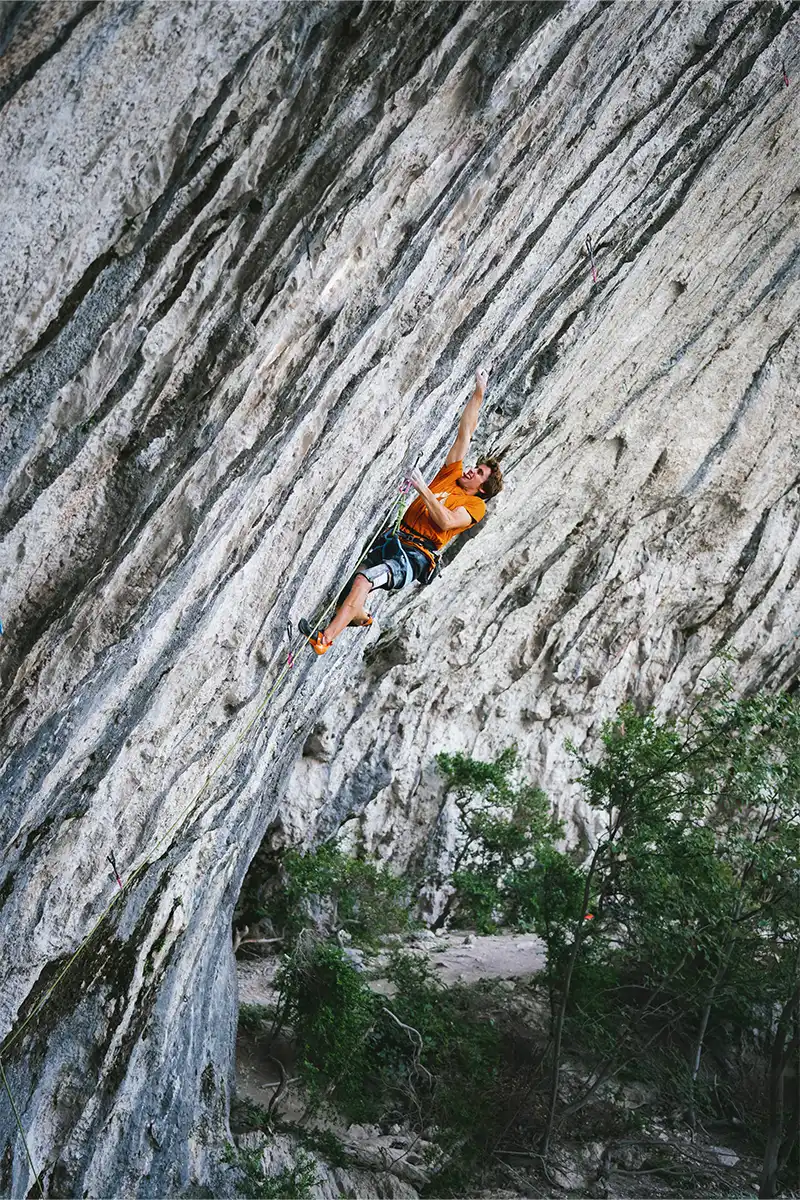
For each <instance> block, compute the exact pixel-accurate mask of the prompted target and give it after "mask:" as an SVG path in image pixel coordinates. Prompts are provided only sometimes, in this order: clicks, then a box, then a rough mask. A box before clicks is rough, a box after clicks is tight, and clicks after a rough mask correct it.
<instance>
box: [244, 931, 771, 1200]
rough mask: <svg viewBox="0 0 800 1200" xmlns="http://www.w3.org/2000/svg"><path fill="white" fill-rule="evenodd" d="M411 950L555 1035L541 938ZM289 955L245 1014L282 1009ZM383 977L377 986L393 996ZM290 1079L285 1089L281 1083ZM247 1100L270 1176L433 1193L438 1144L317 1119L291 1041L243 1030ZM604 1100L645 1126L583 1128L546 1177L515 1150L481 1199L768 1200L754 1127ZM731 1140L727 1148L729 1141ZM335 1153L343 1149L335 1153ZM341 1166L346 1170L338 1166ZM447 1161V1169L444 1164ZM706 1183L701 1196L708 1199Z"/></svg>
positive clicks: (374, 962) (570, 1066)
mask: <svg viewBox="0 0 800 1200" xmlns="http://www.w3.org/2000/svg"><path fill="white" fill-rule="evenodd" d="M399 943H402V944H403V945H404V947H405V948H406V949H409V950H411V951H413V952H415V953H419V954H424V955H425V956H426V957H427V958H428V960H429V962H430V964H431V966H432V967H433V969H434V970H435V971H436V973H437V976H438V977H439V978H440V979H441V981H442V983H444V984H445V985H448V986H449V985H453V984H459V983H460V984H467V985H469V984H477V983H479V982H480V981H484V980H493V981H495V984H496V986H497V987H498V988H502V990H503V991H506V992H507V993H508V1004H509V1006H511V1007H512V1008H513V1009H514V1010H515V1012H518V1013H519V1015H520V1016H521V1017H524V1018H525V1019H526V1020H527V1021H528V1022H531V1021H533V1022H536V1023H537V1024H538V1025H539V1027H540V1028H544V1020H545V1013H544V1011H543V1008H542V1001H541V999H540V998H539V997H537V996H535V995H534V993H533V990H532V988H531V986H530V983H531V979H532V978H533V976H535V975H536V973H537V972H538V971H539V970H540V969H541V967H542V966H543V961H544V959H543V949H542V944H541V942H539V940H538V939H536V938H533V937H531V936H529V935H518V934H499V935H496V936H493V937H483V936H479V935H476V934H473V933H466V932H464V931H461V932H458V933H454V932H447V933H443V934H433V933H430V932H422V933H420V934H416V935H414V936H412V937H409V938H404V939H399V938H398V939H397V943H396V944H399ZM391 948H392V947H391V946H387V947H386V949H385V950H383V951H381V952H379V953H377V954H375V955H364V954H363V952H361V951H356V950H351V954H352V955H353V956H354V962H355V963H356V965H361V966H363V968H364V970H365V971H369V972H370V973H371V972H372V971H374V970H376V969H377V970H378V971H379V969H380V966H381V965H382V963H384V962H385V961H386V959H387V958H388V952H389V950H390V949H391ZM279 964H280V956H279V955H270V956H269V957H266V958H258V959H250V960H245V961H240V962H239V963H238V969H237V974H238V980H239V998H240V1004H241V1005H257V1006H262V1007H265V1008H266V1009H270V1008H272V1007H273V1006H274V1004H275V1000H276V991H275V986H274V980H275V973H276V971H277V969H278V966H279ZM382 982H383V981H381V980H380V979H379V978H378V979H376V980H373V986H374V987H375V988H376V989H377V990H382V986H381V985H382ZM580 1074H581V1069H580V1064H579V1063H578V1062H577V1060H575V1061H574V1062H573V1061H570V1060H569V1059H567V1060H566V1061H565V1064H564V1071H563V1076H564V1079H563V1083H564V1090H565V1095H566V1094H568V1093H569V1091H570V1086H571V1082H570V1076H574V1081H573V1082H574V1083H577V1079H578V1077H579V1075H580ZM282 1082H283V1087H281V1083H282ZM278 1089H280V1097H279V1100H278V1103H277V1104H275V1105H274V1110H273V1116H274V1132H271V1133H266V1132H263V1131H260V1132H253V1131H252V1130H248V1104H251V1105H252V1104H254V1105H258V1106H260V1107H261V1109H262V1110H263V1109H264V1108H266V1107H267V1106H268V1105H269V1103H270V1100H271V1099H272V1098H273V1096H275V1093H276V1091H278ZM237 1096H238V1103H237V1104H235V1105H234V1112H233V1113H232V1128H233V1131H234V1135H235V1139H236V1144H237V1146H238V1147H239V1149H240V1150H244V1151H246V1152H249V1153H252V1152H257V1151H259V1150H261V1154H260V1156H258V1155H256V1157H257V1158H258V1161H259V1162H260V1166H261V1169H262V1170H263V1172H264V1173H265V1174H266V1175H267V1176H269V1177H273V1176H276V1175H278V1174H279V1173H280V1172H281V1171H286V1170H289V1169H290V1167H291V1166H292V1164H294V1163H296V1162H297V1160H298V1155H300V1158H301V1160H302V1159H303V1156H307V1159H308V1161H310V1162H311V1163H312V1164H313V1170H314V1172H315V1173H316V1183H314V1184H313V1187H312V1189H311V1195H312V1196H313V1197H314V1198H315V1200H316V1198H317V1197H319V1198H320V1200H328V1198H329V1197H331V1198H332V1197H334V1196H358V1197H364V1198H365V1200H371V1198H372V1197H375V1198H376V1200H382V1198H383V1197H390V1198H392V1200H394V1198H395V1197H398V1198H406V1197H408V1198H411V1197H415V1196H419V1195H429V1194H430V1186H431V1179H432V1176H433V1175H434V1173H435V1167H436V1163H437V1156H438V1155H439V1153H440V1152H439V1151H438V1150H437V1147H436V1145H435V1142H434V1140H433V1138H434V1135H435V1131H426V1133H428V1134H429V1136H427V1137H426V1136H420V1134H419V1133H418V1132H415V1131H414V1130H412V1129H411V1128H409V1127H408V1126H406V1125H399V1124H395V1125H392V1126H388V1127H386V1128H383V1127H382V1126H378V1125H354V1124H351V1125H346V1124H344V1123H343V1122H341V1121H340V1120H339V1121H337V1119H336V1117H335V1116H333V1115H331V1114H327V1115H324V1116H323V1115H319V1114H315V1115H313V1116H310V1115H309V1114H308V1113H307V1111H306V1109H307V1102H306V1098H305V1095H304V1091H303V1086H302V1081H301V1080H300V1079H299V1078H298V1074H297V1068H296V1063H295V1061H294V1055H293V1051H292V1047H291V1044H290V1042H288V1041H286V1040H278V1041H276V1042H274V1043H272V1044H270V1045H269V1047H268V1050H267V1048H265V1044H264V1037H263V1035H259V1034H258V1033H255V1032H253V1031H252V1030H248V1029H246V1028H240V1032H239V1036H238V1039H237ZM602 1099H603V1102H604V1103H606V1104H607V1105H608V1106H609V1109H612V1110H613V1111H614V1112H615V1113H616V1114H619V1113H624V1112H632V1111H641V1112H642V1119H641V1127H640V1129H639V1130H638V1131H637V1132H636V1133H635V1135H631V1136H627V1135H626V1136H624V1137H619V1136H608V1137H592V1136H591V1134H590V1133H588V1132H587V1133H585V1134H584V1137H583V1138H582V1137H581V1131H579V1130H578V1129H576V1130H575V1131H574V1136H573V1137H572V1138H566V1139H562V1140H561V1141H560V1142H559V1143H558V1145H557V1146H556V1147H555V1148H554V1150H553V1153H552V1155H551V1156H550V1158H549V1160H548V1164H547V1168H546V1169H544V1168H543V1164H542V1162H541V1160H539V1159H538V1158H537V1156H536V1155H532V1154H531V1153H530V1152H529V1151H528V1150H525V1151H523V1150H520V1152H519V1153H515V1152H513V1151H507V1152H506V1151H504V1152H502V1153H499V1154H498V1155H497V1156H496V1158H497V1162H496V1167H497V1175H498V1178H500V1179H503V1180H504V1181H505V1183H506V1185H507V1186H505V1187H503V1188H500V1189H497V1188H495V1189H493V1190H490V1191H482V1192H479V1193H478V1192H475V1193H473V1194H475V1195H480V1197H481V1200H501V1197H516V1196H533V1197H564V1196H570V1197H591V1198H593V1200H594V1198H597V1200H636V1198H642V1200H650V1198H651V1197H652V1198H653V1200H660V1198H667V1197H676V1198H677V1197H681V1198H683V1197H687V1198H688V1197H693V1196H698V1195H702V1196H704V1197H705V1196H708V1197H712V1196H728V1197H731V1196H736V1197H741V1198H743V1200H744V1198H749V1197H753V1200H755V1197H756V1196H757V1184H758V1172H759V1168H760V1162H759V1160H758V1159H757V1158H756V1157H755V1156H754V1155H753V1154H752V1152H751V1148H750V1147H749V1143H748V1140H747V1136H746V1132H747V1131H746V1130H744V1129H743V1128H742V1129H741V1130H737V1129H736V1127H735V1126H733V1125H731V1126H726V1127H725V1129H720V1130H717V1129H708V1130H706V1129H703V1128H699V1129H697V1130H696V1131H695V1132H694V1133H692V1131H690V1130H689V1129H688V1127H686V1126H685V1125H684V1124H682V1123H681V1122H680V1121H678V1120H676V1121H674V1122H669V1121H666V1120H664V1119H662V1118H659V1117H656V1116H652V1117H651V1116H649V1115H644V1114H645V1112H646V1110H647V1109H648V1107H650V1104H651V1102H652V1100H653V1097H652V1096H651V1095H650V1093H649V1091H648V1089H647V1087H646V1085H645V1084H644V1083H641V1084H636V1083H628V1084H626V1085H624V1086H620V1085H613V1086H612V1085H609V1087H608V1088H606V1089H604V1090H603V1092H602ZM723 1140H724V1142H725V1144H721V1143H722V1141H723ZM331 1147H333V1152H331ZM332 1159H335V1161H332ZM440 1161H441V1160H440ZM698 1181H700V1186H701V1187H702V1190H701V1191H698V1190H697V1187H698Z"/></svg>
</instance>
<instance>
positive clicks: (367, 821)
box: [0, 0, 800, 1195]
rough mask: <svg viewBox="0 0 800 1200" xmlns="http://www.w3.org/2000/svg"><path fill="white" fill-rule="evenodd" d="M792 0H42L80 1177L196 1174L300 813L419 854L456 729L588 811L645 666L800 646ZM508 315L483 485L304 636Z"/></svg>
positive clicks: (16, 391) (5, 270) (14, 11)
mask: <svg viewBox="0 0 800 1200" xmlns="http://www.w3.org/2000/svg"><path fill="white" fill-rule="evenodd" d="M797 8H798V6H797V4H795V3H783V4H774V5H765V4H756V3H746V2H743V3H734V4H731V5H727V4H723V3H721V2H719V0H715V2H712V3H691V4H677V5H676V4H664V5H661V6H654V5H652V4H645V3H642V4H638V3H632V4H624V5H623V4H620V5H614V6H611V7H601V6H599V5H593V4H588V3H574V4H566V5H564V6H560V7H559V6H555V5H541V6H540V5H534V4H508V5H504V4H496V5H491V6H488V5H478V4H474V5H461V4H449V3H440V4H431V5H429V6H426V5H403V6H400V7H391V6H388V5H363V6H362V5H359V4H355V5H349V4H342V5H326V4H307V5H297V4H288V5H285V6H284V5H281V4H277V3H276V4H259V5H255V4H253V5H228V4H221V3H220V4H214V3H210V4H202V5H200V4H196V5H193V4H183V3H181V4H177V3H169V2H162V3H158V4H155V3H154V4H147V3H144V4H130V5H120V6H118V5H110V4H104V5H100V6H92V5H90V4H88V3H87V4H73V3H69V2H66V0H65V2H60V3H53V4H48V5H46V6H32V5H29V4H26V3H18V4H12V5H7V6H6V7H5V8H4V10H3V15H2V24H0V46H2V47H3V51H4V52H3V55H2V57H0V106H2V107H0V183H1V184H2V186H1V187H0V205H2V209H3V228H4V234H5V236H4V237H3V238H2V239H1V240H0V312H1V313H2V320H3V330H4V338H3V341H2V346H0V371H2V373H3V374H2V383H1V384H0V390H1V392H2V394H1V395H0V421H1V422H2V424H1V425H0V428H1V430H2V437H0V489H2V490H1V492H0V495H2V511H1V512H0V537H2V544H1V545H0V581H2V611H1V612H0V618H2V620H3V623H4V626H5V634H4V636H3V638H2V645H1V648H0V655H1V656H2V657H1V658H0V671H1V672H2V682H3V698H2V744H3V749H4V755H3V765H2V768H1V771H2V773H1V774H0V780H1V781H2V782H1V783H0V786H1V787H2V794H3V799H4V804H3V808H2V816H1V817H0V845H2V867H1V868H0V870H1V871H2V875H0V899H1V900H2V910H1V912H0V922H2V928H1V930H0V933H1V934H2V952H1V954H0V961H1V962H2V973H3V978H2V987H1V988H0V1032H2V1034H3V1035H8V1036H10V1037H11V1038H15V1039H16V1040H14V1041H13V1042H11V1043H9V1040H8V1037H7V1039H6V1041H5V1042H4V1048H3V1053H2V1057H3V1062H4V1065H5V1069H6V1072H7V1074H8V1077H9V1081H10V1084H11V1087H12V1090H13V1092H14V1094H15V1098H16V1100H17V1104H18V1107H19V1108H20V1111H21V1114H22V1118H23V1123H24V1125H25V1128H26V1130H27V1136H28V1143H29V1147H30V1150H31V1153H32V1155H33V1158H34V1161H35V1163H36V1164H37V1166H38V1167H39V1168H40V1170H41V1171H42V1172H43V1175H44V1179H45V1184H46V1186H47V1187H48V1188H49V1189H50V1191H51V1192H53V1193H54V1194H61V1195H64V1194H88V1195H107V1194H122V1193H125V1194H138V1195H164V1194H167V1193H169V1192H174V1191H175V1190H176V1189H178V1188H179V1187H181V1186H182V1185H183V1184H184V1183H185V1182H186V1181H188V1180H190V1179H192V1178H197V1179H202V1178H204V1177H205V1174H206V1167H207V1159H208V1156H209V1154H211V1153H213V1152H215V1147H216V1144H217V1143H218V1141H219V1138H220V1136H221V1135H222V1134H223V1133H224V1130H225V1120H226V1118H225V1108H226V1097H227V1094H228V1090H229V1087H230V1072H231V1062H232V1051H233V1037H234V1016H235V987H234V970H233V962H232V958H231V954H230V937H229V920H230V915H231V911H232V906H233V904H234V902H235V899H236V895H237V892H238V889H239V886H240V883H241V879H242V876H243V873H244V871H245V869H246V867H247V864H248V862H249V860H250V858H251V857H252V854H253V853H254V851H255V849H256V847H257V845H258V843H259V841H260V839H261V837H262V835H263V833H264V830H265V828H267V826H268V825H269V824H270V822H273V823H275V822H277V823H279V824H280V825H282V826H284V827H285V831H286V832H288V833H291V834H294V833H295V832H301V833H307V834H308V835H309V836H311V835H315V836H317V835H319V834H321V833H324V832H329V831H331V830H332V829H334V828H335V827H336V826H337V825H338V824H339V823H340V822H341V821H342V820H343V819H344V818H346V817H348V816H351V815H352V814H354V813H363V816H362V817H361V819H360V827H359V828H358V829H354V832H353V836H354V837H358V838H363V839H365V840H366V841H368V842H369V843H370V844H371V845H373V846H376V847H378V848H379V849H380V851H381V853H383V854H385V855H386V856H391V857H393V858H394V860H395V861H396V862H398V863H400V864H402V862H403V861H404V857H407V856H408V854H409V853H411V852H412V850H413V849H414V847H415V846H416V845H418V844H419V842H420V840H421V839H423V838H424V835H425V831H426V829H427V827H428V825H429V824H430V822H431V821H433V820H435V819H436V817H437V814H438V808H439V804H440V799H439V794H438V790H437V786H436V783H435V779H434V776H433V773H432V768H431V758H432V755H433V753H434V752H435V751H438V750H442V749H452V748H456V747H459V748H460V747H464V748H468V749H471V750H474V751H475V752H477V753H484V754H486V753H491V752H492V751H494V750H495V749H497V748H499V747H500V746H502V745H505V744H507V743H508V741H509V740H511V739H517V740H518V741H519V742H520V744H521V746H522V748H523V752H524V755H525V757H526V760H527V763H528V765H529V767H530V769H531V770H532V771H533V773H534V774H535V776H536V777H537V778H538V779H539V780H540V782H541V783H542V785H543V786H544V787H545V788H546V789H547V790H548V791H549V792H550V793H551V795H552V796H553V799H554V801H555V802H556V803H558V804H559V806H560V807H561V808H562V810H563V811H565V812H569V811H572V807H573V799H572V797H571V795H570V790H569V788H568V787H567V786H566V781H567V779H568V775H569V768H568V765H567V763H566V760H565V755H564V750H563V740H564V737H565V736H567V735H570V736H572V737H573V738H574V740H575V741H576V742H578V743H579V744H580V743H582V742H583V741H584V739H585V738H586V737H587V736H589V735H591V733H592V732H593V731H595V730H596V728H597V724H598V722H599V721H600V720H601V719H602V717H603V716H605V715H606V714H607V713H608V712H609V711H611V710H612V709H613V708H614V706H615V705H616V704H617V703H618V702H619V701H620V700H621V699H623V698H624V697H626V696H630V695H635V696H637V697H639V698H641V699H642V700H643V701H647V702H650V701H655V702H656V703H658V704H659V705H661V706H664V707H669V706H678V705H680V704H682V703H683V701H684V698H685V696H686V695H687V694H688V693H690V692H691V690H692V688H693V687H695V686H696V684H697V681H698V678H699V677H701V676H702V674H703V672H704V671H707V670H708V663H709V660H710V658H711V656H712V654H713V653H714V651H715V650H716V649H718V648H719V647H721V646H724V645H730V646H733V647H734V648H736V649H737V650H738V652H739V654H740V656H741V659H742V667H741V671H740V677H741V679H742V683H743V686H746V687H754V686H757V685H761V684H764V685H766V686H768V687H779V686H784V685H787V684H789V683H790V682H791V681H793V679H794V675H795V670H796V662H797V650H796V643H795V641H794V633H795V630H796V628H797V626H798V620H797V616H798V613H797V608H798V605H797V595H796V579H797V575H798V571H800V541H799V540H798V536H797V528H798V518H799V516H800V513H799V509H798V468H797V450H798V434H797V429H798V420H797V418H798V399H797V396H798V389H797V383H796V381H797V377H798V357H800V355H799V353H798V338H797V334H796V332H795V331H796V325H797V316H798V309H799V308H800V286H799V283H798V273H799V271H800V254H799V253H798V251H799V249H800V245H799V243H800V234H798V228H799V226H798V214H799V213H800V179H799V178H798V175H797V157H796V146H797V144H798V134H800V129H798V117H797V105H796V99H795V83H794V77H795V75H796V74H797V72H798V69H800V64H798V63H797V61H796V51H795V46H796V41H797V37H796V35H797V27H798V18H797ZM784 60H785V62H786V67H787V71H788V74H789V78H790V81H791V86H790V87H789V88H786V87H785V86H784V83H783V80H782V75H781V62H782V61H784ZM587 233H590V234H591V235H592V237H593V240H594V244H595V248H596V258H597V265H598V270H599V280H598V282H597V284H596V285H594V286H593V285H592V282H591V277H590V274H589V270H588V264H587V261H586V257H585V253H584V250H583V240H584V238H585V236H586V234H587ZM482 358H484V359H485V358H489V359H490V360H491V361H492V363H493V366H494V374H493V377H492V378H493V383H492V387H491V391H490V398H489V400H487V405H486V410H485V416H484V420H483V423H482V426H481V429H480V432H479V439H480V446H479V448H481V449H482V448H486V447H492V448H495V449H501V450H504V451H505V458H504V467H505V468H506V470H507V476H508V488H507V490H506V492H505V493H504V494H503V496H502V497H501V498H500V500H499V501H498V502H497V503H496V505H495V506H494V511H493V512H492V514H491V517H490V518H487V520H486V522H485V524H484V526H482V527H481V528H480V529H479V530H478V531H477V534H476V536H475V537H474V538H469V539H466V538H465V539H462V541H461V543H460V546H459V548H458V550H457V553H456V554H455V556H454V558H453V560H452V562H451V563H450V564H449V566H448V567H447V569H446V571H445V572H444V574H443V575H442V577H441V578H440V579H439V580H438V581H437V582H436V583H434V584H433V585H432V586H431V587H430V588H429V589H428V590H427V591H425V592H422V593H419V594H417V595H415V596H412V597H410V598H409V597H402V598H399V599H394V600H391V601H389V602H387V603H384V604H383V605H382V607H381V609H380V621H379V628H376V629H375V630H373V631H372V632H371V633H370V634H369V635H366V636H365V635H363V634H360V633H359V634H352V635H350V634H348V635H345V638H344V639H343V641H342V643H341V648H340V647H339V646H337V648H336V651H335V652H334V653H333V654H331V655H329V656H328V657H327V658H326V659H325V660H324V664H323V663H317V662H311V661H310V655H307V654H306V655H304V656H302V657H301V658H300V660H299V661H298V665H297V667H296V668H295V669H294V670H293V671H292V672H291V673H287V674H286V675H285V676H280V677H279V676H278V674H277V672H278V670H279V668H280V665H281V664H282V663H283V662H284V660H285V646H286V642H285V634H284V628H285V624H286V621H287V619H289V618H296V617H298V616H299V615H301V614H302V613H304V612H305V613H308V612H310V611H312V610H313V609H314V608H315V607H316V606H317V605H319V604H321V603H323V602H325V601H326V600H329V599H330V598H331V597H332V595H333V592H334V590H335V587H336V582H337V580H340V579H341V578H342V576H343V575H344V574H345V573H346V572H347V571H348V570H349V569H350V568H351V567H352V565H353V562H354V555H355V553H356V552H357V543H358V542H359V541H360V539H361V538H362V536H364V535H365V534H366V533H367V532H368V531H369V530H370V529H371V528H373V527H374V526H375V525H376V523H377V522H378V521H379V520H380V518H381V515H382V514H383V513H385V511H386V510H387V508H388V506H389V505H390V504H391V503H392V497H393V494H394V488H395V486H396V483H397V478H398V468H399V464H400V463H401V462H402V461H403V458H404V456H405V455H406V454H407V453H408V452H412V453H414V454H416V453H420V454H421V455H422V461H423V463H424V464H425V466H426V467H430V468H431V469H433V468H434V467H435V466H436V465H438V463H439V461H440V460H441V457H442V455H443V453H444V450H445V448H446V446H447V444H448V441H449V439H450V437H451V436H452V432H453V424H454V421H455V419H456V416H457V413H458V410H459V406H460V404H461V403H462V401H463V399H464V398H465V397H466V394H467V385H468V381H469V378H470V375H471V371H472V369H473V367H474V365H475V363H476V362H477V361H478V360H479V359H482ZM380 627H382V628H383V630H384V632H383V633H381V631H380ZM387 631H388V632H387ZM348 639H349V644H348ZM376 639H377V640H376ZM365 645H366V646H367V647H368V649H367V654H366V659H363V658H362V651H363V648H364V646H365ZM276 679H277V680H278V682H277V684H276ZM273 689H274V690H273ZM267 697H269V702H268V704H267V706H266V708H264V707H263V706H264V702H265V700H266V698H267ZM315 725H317V726H319V728H318V729H317V731H316V733H315V734H314V735H313V737H312V738H311V740H310V741H307V739H308V736H309V734H310V733H311V730H312V727H313V726H315ZM304 744H305V745H306V750H307V753H306V754H305V755H303V754H302V753H301V750H302V747H303V745H304ZM229 751H230V752H229ZM574 816H575V821H576V828H578V829H579V828H580V826H581V823H583V824H584V825H585V823H586V820H585V813H583V812H582V810H581V808H580V805H578V806H577V807H576V808H575V809H574ZM444 824H445V828H444V829H443V831H442V836H443V839H444V841H445V842H446V837H447V830H446V820H445V822H444ZM284 835H285V834H284ZM284 835H282V836H284ZM110 852H113V854H114V855H115V859H116V863H117V866H118V868H119V870H120V872H121V874H122V877H123V880H125V881H126V885H127V886H126V888H125V891H124V892H123V893H121V894H119V896H118V898H117V901H116V903H115V905H114V907H113V908H112V909H111V911H110V913H109V914H108V916H107V917H106V918H105V920H104V921H103V923H102V925H101V926H100V928H99V930H98V932H97V933H96V935H95V936H94V937H93V939H92V940H91V942H89V943H88V945H86V946H85V948H84V949H83V950H82V951H81V953H80V955H79V957H78V959H77V960H76V961H75V962H74V963H73V964H72V966H71V967H70V969H69V971H68V972H67V974H66V975H65V976H64V978H63V980H61V981H60V982H59V983H58V984H57V986H56V987H55V988H54V990H53V992H52V995H48V989H49V988H50V987H51V986H52V984H53V982H54V980H56V978H57V977H58V975H59V973H60V972H61V971H62V970H63V968H64V967H65V966H66V964H67V963H68V961H69V958H70V956H71V955H73V954H74V953H75V951H76V950H77V949H78V947H79V946H81V945H83V939H84V938H85V937H86V935H87V933H88V931H89V930H90V929H91V928H92V926H93V924H94V922H95V921H97V919H98V918H99V917H100V915H101V914H102V913H103V911H104V910H105V908H106V906H107V905H109V903H111V902H112V901H113V900H114V897H115V894H116V892H118V889H117V885H116V883H115V882H114V879H113V876H112V875H111V873H110V871H109V866H108V863H107V861H106V856H107V855H108V854H109V853H110ZM134 871H136V872H137V874H136V876H135V877H134V878H133V880H131V874H132V872H134ZM43 999H45V1004H44V1007H43V1009H42V1012H41V1015H40V1016H38V1017H36V1018H35V1019H32V1020H30V1022H29V1023H28V1025H27V1026H25V1028H24V1032H20V1030H21V1029H22V1022H23V1021H24V1020H25V1018H26V1016H28V1015H30V1014H31V1013H32V1012H34V1010H35V1008H36V1006H37V1005H38V1004H40V1003H41V1001H42V1000H43ZM30 1182H31V1177H30V1173H29V1168H28V1164H27V1160H26V1158H25V1152H24V1147H23V1144H22V1140H21V1138H19V1136H18V1135H17V1133H16V1130H15V1125H14V1122H13V1118H12V1116H11V1113H10V1109H9V1107H8V1105H7V1104H6V1103H5V1101H3V1103H2V1104H0V1190H3V1191H4V1192H13V1194H15V1195H16V1194H22V1193H24V1191H25V1190H26V1188H27V1187H28V1186H29V1184H30Z"/></svg>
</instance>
